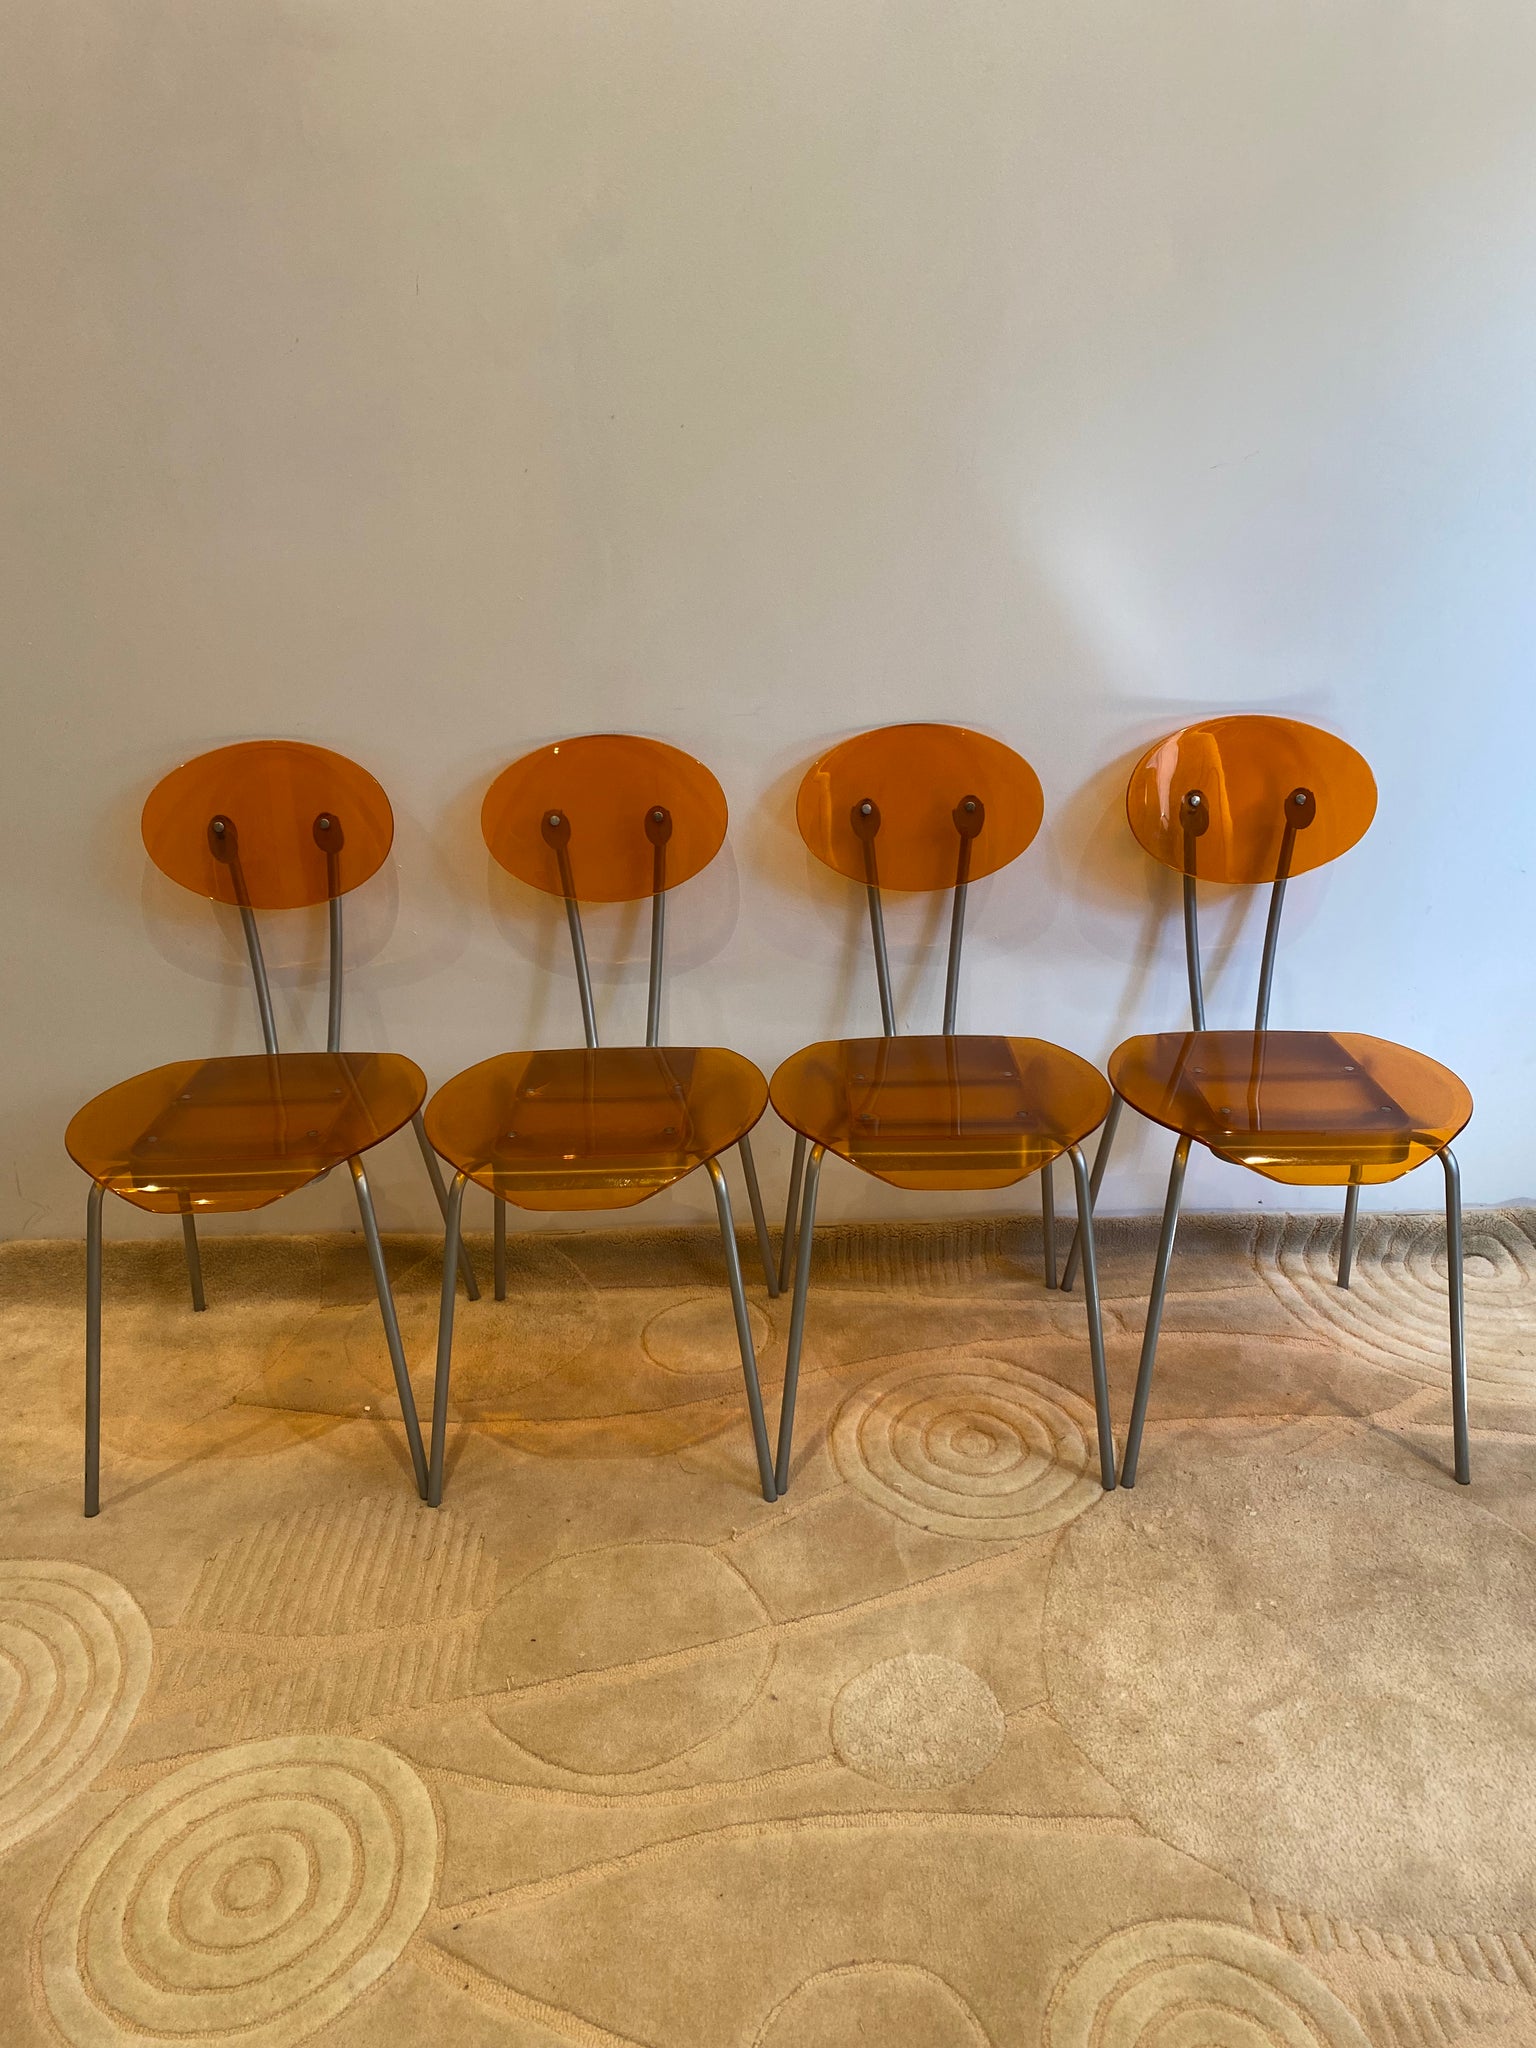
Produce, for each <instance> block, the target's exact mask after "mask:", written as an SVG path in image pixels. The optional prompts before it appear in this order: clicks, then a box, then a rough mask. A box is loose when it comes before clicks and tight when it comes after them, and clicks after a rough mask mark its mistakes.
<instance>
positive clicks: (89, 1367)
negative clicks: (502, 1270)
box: [85, 812, 480, 1516]
mask: <svg viewBox="0 0 1536 2048" xmlns="http://www.w3.org/2000/svg"><path fill="white" fill-rule="evenodd" d="M314 836H315V843H316V844H317V845H318V846H319V847H320V848H321V849H322V851H323V852H324V854H325V857H326V873H327V880H328V882H329V885H330V890H331V894H330V896H329V898H328V899H327V906H326V907H327V925H328V937H329V947H328V953H329V959H328V966H327V992H326V1032H325V1047H326V1051H327V1052H340V1051H341V1008H342V971H343V965H344V957H345V955H344V943H343V920H342V892H341V889H340V886H339V883H340V870H339V864H338V855H339V852H340V849H341V847H342V845H343V844H344V843H345V842H344V839H343V835H342V830H341V826H340V823H339V821H338V820H337V819H336V818H335V817H334V815H332V814H331V813H329V812H322V813H321V814H320V816H319V817H317V818H316V820H315V823H314ZM208 844H209V847H210V849H211V851H212V852H213V855H214V857H215V859H217V860H220V861H222V862H223V863H224V864H225V866H227V867H228V869H229V871H230V878H231V881H232V882H233V884H234V890H235V902H236V907H237V908H238V910H239V912H240V925H241V929H242V931H243V932H244V934H245V948H246V953H247V955H248V956H249V959H250V966H251V979H252V981H253V983H254V984H255V990H256V1008H257V1011H258V1013H259V1015H260V1018H261V1037H262V1045H263V1049H264V1050H265V1051H266V1052H267V1053H268V1054H269V1055H270V1056H271V1057H273V1058H280V1057H281V1049H280V1047H279V1045H278V1039H277V1023H276V1019H275V1017H274V1015H273V1009H272V988H271V984H270V982H269V980H268V978H267V963H266V957H265V955H264V954H263V952H262V946H261V931H260V927H259V926H258V924H257V922H256V913H255V911H254V910H253V909H252V907H251V901H250V894H249V891H248V890H247V888H246V885H245V870H244V868H243V866H242V864H241V860H240V839H239V834H238V832H237V830H236V828H235V825H234V822H233V820H232V819H230V818H228V817H225V816H224V815H222V814H220V815H218V816H215V817H214V818H211V819H210V820H209V824H208ZM411 1124H412V1128H413V1129H414V1130H415V1133H416V1141H417V1144H418V1145H419V1146H420V1148H421V1153H422V1157H423V1159H424V1160H425V1161H426V1167H427V1173H428V1175H429V1176H430V1178H431V1181H432V1188H433V1193H434V1194H435V1195H436V1197H437V1205H438V1208H439V1209H440V1210H442V1211H444V1212H445V1213H446V1210H447V1194H446V1191H445V1190H444V1187H443V1177H442V1173H441V1170H440V1168H439V1166H438V1163H437V1154H436V1153H435V1152H434V1151H433V1150H432V1147H431V1145H430V1144H429V1143H428V1142H427V1133H426V1126H425V1125H424V1124H423V1122H422V1116H421V1111H420V1109H418V1110H417V1111H416V1112H415V1114H414V1115H413V1116H412V1118H411ZM347 1164H348V1166H349V1168H350V1170H351V1173H352V1180H353V1186H354V1189H355V1192H356V1195H357V1206H358V1211H359V1214H360V1216H361V1218H362V1226H363V1237H364V1239H365V1241H366V1243H367V1247H368V1262H369V1265H370V1267H371V1268H372V1271H373V1280H374V1288H375V1291H376V1292H377V1294H378V1298H379V1313H380V1315H381V1317H382V1318H383V1323H384V1340H385V1343H386V1344H387V1346H388V1348H389V1360H390V1366H391V1369H392V1370H393V1372H394V1376H395V1391H396V1393H397V1394H398V1395H399V1398H400V1413H401V1419H402V1420H403V1422H404V1424H405V1433H406V1440H407V1442H408V1444H409V1446H410V1452H411V1465H412V1468H413V1470H414V1472H415V1475H416V1487H417V1491H418V1492H419V1493H421V1494H422V1495H425V1493H426V1485H427V1468H426V1457H425V1453H424V1451H423V1449H422V1441H421V1425H420V1422H419V1419H418V1417H417V1414H416V1403H415V1398H414V1396H413V1395H412V1393H411V1382H410V1375H409V1373H408V1371H407V1369H406V1362H405V1351H404V1347H403V1345H402V1343H401V1339H400V1323H399V1318H398V1316H397V1315H396V1313H395V1298H394V1293H393V1290H392V1289H391V1287H390V1284H389V1271H388V1268H387V1266H386V1265H385V1262H384V1248H383V1243H382V1240H381V1238H380V1236H379V1226H378V1218H377V1216H376V1214H375V1212H374V1207H373V1195H372V1193H371V1191H370V1189H369V1186H368V1177H367V1175H366V1173H365V1172H364V1171H363V1165H362V1161H361V1159H360V1158H357V1157H353V1158H351V1159H349V1160H348V1162H347ZM327 1170H329V1169H327ZM321 1178H322V1179H323V1178H324V1176H323V1175H322V1176H321ZM105 1192H106V1190H105V1187H104V1186H103V1185H102V1184H101V1183H99V1182H93V1183H92V1185H91V1194H90V1197H89V1199H88V1202H87V1208H86V1259H85V1271H86V1316H85V1329H86V1340H85V1351H86V1357H85V1389H86V1394H85V1435H86V1449H85V1512H86V1514H87V1515H88V1516H91V1515H96V1514H98V1513H99V1512H100V1506H101V1497H100V1461H101V1227H102V1219H101V1199H102V1196H103V1194H104V1193H105ZM181 1239H182V1249H183V1253H184V1255H185V1258H186V1266H187V1282H188V1286H189V1288H190V1291H191V1295H192V1307H193V1310H194V1312H195V1313H198V1314H201V1313H202V1312H203V1311H204V1310H205V1309H206V1308H207V1306H208V1300H207V1295H206V1293H205V1291H204V1287H203V1261H202V1252H201V1248H200V1247H199V1244H198V1238H197V1219H196V1217H195V1215H194V1214H193V1211H192V1208H191V1206H190V1203H189V1204H188V1206H187V1207H185V1208H184V1209H183V1210H182V1212H181ZM460 1252H461V1268H462V1271H463V1275H464V1286H465V1290H466V1292H467V1293H468V1295H469V1298H470V1300H471V1301H478V1300H479V1298H480V1290H479V1288H478V1286H477V1285H476V1284H475V1275H474V1269H473V1267H472V1266H471V1265H470V1262H469V1255H468V1253H467V1252H466V1251H464V1250H463V1247H462V1246H461V1247H460Z"/></svg>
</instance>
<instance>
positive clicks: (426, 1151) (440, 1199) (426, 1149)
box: [411, 1109, 502, 1301]
mask: <svg viewBox="0 0 1536 2048" xmlns="http://www.w3.org/2000/svg"><path fill="white" fill-rule="evenodd" d="M411 1127H412V1129H413V1130H414V1131H415V1133H416V1142H417V1144H418V1145H419V1146H420V1147H421V1156H422V1158H423V1159H424V1160H425V1161H426V1162H427V1173H428V1174H429V1176H430V1177H431V1181H432V1192H433V1194H434V1195H436V1197H437V1213H438V1214H439V1215H440V1216H441V1217H442V1218H443V1220H444V1221H445V1222H446V1221H447V1218H448V1192H447V1190H446V1189H445V1188H444V1186H443V1169H442V1167H441V1166H440V1165H439V1164H438V1161H437V1154H436V1153H435V1152H434V1151H433V1150H432V1140H431V1139H430V1138H429V1137H428V1136H427V1127H426V1124H425V1123H424V1121H423V1120H422V1114H421V1111H420V1110H419V1109H418V1110H417V1112H416V1114H415V1115H414V1116H413V1117H412V1118H411ZM459 1271H460V1272H461V1273H462V1274H463V1275H464V1292H465V1293H466V1294H467V1295H468V1296H469V1298H470V1300H471V1301H478V1300H479V1299H480V1287H479V1283H478V1282H477V1281H476V1279H475V1269H474V1267H473V1266H472V1265H471V1264H470V1263H469V1250H468V1248H467V1246H466V1245H465V1244H464V1242H463V1240H462V1239H461V1240H460V1242H459ZM496 1299H497V1300H498V1301H500V1300H501V1299H502V1296H501V1295H500V1294H498V1295H497V1297H496Z"/></svg>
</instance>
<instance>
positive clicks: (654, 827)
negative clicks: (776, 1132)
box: [426, 733, 778, 1507]
mask: <svg viewBox="0 0 1536 2048" xmlns="http://www.w3.org/2000/svg"><path fill="white" fill-rule="evenodd" d="M726 821H727V811H726V802H725V792H724V791H723V790H722V789H721V787H720V785H719V783H718V782H717V781H716V780H715V778H714V776H713V775H712V774H711V773H710V771H709V770H708V769H707V768H706V767H705V766H704V764H703V762H702V761H695V760H694V759H693V758H692V757H691V756H690V755H688V754H684V753H681V752H679V750H678V749H677V748H676V747H669V746H666V745H664V744H663V743H662V742H661V741H659V740H651V739H640V738H635V737H632V736H630V735H628V734H623V733H589V734H586V735H585V736H583V737H581V738H578V739H569V740H561V741H560V742H558V743H557V744H555V745H553V746H547V747H541V748H539V750H538V751H537V752H536V753H532V754H527V755H525V756H524V757H523V758H522V759H521V760H520V761H514V762H513V764H512V766H511V767H510V768H508V769H507V770H505V772H504V773H503V774H501V775H499V776H498V777H497V779H496V780H495V782H493V783H492V784H491V787H490V789H489V790H488V791H487V793H486V797H485V802H484V805H483V806H482V809H481V814H480V824H481V830H482V832H483V833H484V836H485V843H486V845H487V846H488V847H489V848H490V850H491V853H492V855H493V856H494V858H495V859H496V860H497V861H498V862H499V863H500V865H501V866H502V867H504V868H505V869H506V870H507V871H508V873H509V874H512V875H515V876H516V877H517V879H518V880H519V881H521V882H525V883H527V884H528V886H529V887H531V888H534V889H538V890H541V891H543V892H544V893H545V894H546V895H551V896H558V897H560V898H562V900H563V901H564V904H565V914H566V920H567V924H568V926H569V929H570V936H571V950H572V953H573V955H574V958H575V962H576V983H577V988H578V991H579V993H580V997H581V1014H582V1022H583V1025H584V1027H585V1038H586V1043H585V1045H582V1046H575V1047H569V1048H566V1047H562V1048H558V1049H556V1050H553V1051H547V1052H508V1053H500V1054H498V1055H497V1056H496V1057H495V1058H493V1059H488V1060H482V1061H481V1062H480V1064H479V1065H478V1066H474V1067H469V1068H467V1069H466V1070H465V1072H463V1073H462V1074H458V1075H456V1076H455V1077H454V1079H453V1080H451V1081H448V1082H445V1083H444V1085H443V1086H442V1087H441V1088H439V1089H438V1091H437V1093H436V1094H435V1095H434V1096H433V1097H432V1100H431V1101H430V1102H429V1103H428V1105H427V1116H426V1124H427V1135H428V1137H429V1139H430V1140H431V1142H432V1144H433V1145H434V1146H435V1147H436V1148H437V1150H438V1151H439V1152H440V1153H441V1154H442V1156H443V1158H444V1159H446V1160H447V1161H448V1163H449V1165H450V1166H452V1167H453V1169H454V1179H453V1185H452V1187H451V1189H450V1190H449V1193H448V1204H447V1212H446V1213H447V1243H446V1247H445V1250H444V1265H443V1301H442V1311H441V1315H440V1318H439V1322H438V1340H437V1381H436V1391H435V1394H434V1398H433V1406H432V1453H431V1460H430V1476H429V1483H428V1495H427V1497H428V1499H429V1500H430V1501H431V1503H432V1505H433V1506H434V1507H437V1506H440V1505H441V1503H442V1498H443V1452H444V1444H445V1437H446V1430H447V1421H448V1386H449V1373H450V1369H451V1365H452V1358H453V1308H454V1280H453V1276H454V1260H455V1257H456V1251H457V1246H458V1243H459V1232H460V1221H461V1216H462V1211H463V1202H464V1191H465V1188H466V1187H467V1185H468V1183H469V1182H470V1181H474V1182H475V1183H476V1184H477V1185H478V1186H480V1187H483V1188H485V1189H487V1190H488V1191H489V1192H490V1193H491V1194H492V1195H494V1197H495V1210H494V1225H495V1238H494V1251H495V1268H496V1298H497V1300H498V1301H500V1300H502V1299H504V1298H505V1295H506V1289H507V1252H506V1245H507V1239H506V1205H507V1204H508V1203H509V1202H511V1203H513V1204H514V1205H515V1206H516V1207H518V1208H520V1209H534V1210H572V1209H627V1208H632V1207H633V1206H634V1205H635V1204H636V1203H637V1202H643V1201H645V1200H646V1199H647V1198H648V1197H649V1196H651V1195H654V1194H658V1193H659V1192H660V1191H661V1189H663V1188H666V1187H671V1185H672V1184H673V1182H674V1181H679V1180H682V1179H683V1178H684V1177H685V1176H686V1175H687V1174H690V1173H692V1172H694V1171H695V1170H696V1169H697V1168H698V1167H701V1166H702V1167H704V1168H705V1169H706V1170H707V1171H708V1173H709V1177H710V1180H711V1183H712V1184H713V1188H714V1196H715V1211H716V1215H717V1217H718V1219H719V1224H720V1235H721V1237H722V1239H723V1241H724V1245H725V1259H726V1270H727V1275H728V1277H729V1280H730V1287H731V1301H732V1305H733V1307H734V1310H735V1318H736V1337H737V1342H738V1345H739V1347H740V1352H741V1369H742V1375H743V1378H744V1380H745V1382H746V1392H747V1408H748V1413H749V1415H750V1417H751V1423H752V1435H753V1441H754V1444H755V1447H756V1451H757V1464H758V1475H759V1479H760V1481H761V1484H762V1489H763V1498H764V1499H765V1500H772V1499H774V1497H775V1495H774V1485H773V1464H772V1460H771V1458H770V1456H769V1450H768V1431H767V1424H766V1423H765V1421H764V1419H763V1401H762V1393H761V1390H760V1388H759V1385H758V1377H757V1358H756V1353H755V1351H754V1348H753V1343H752V1326H751V1323H750V1321H749V1319H748V1314H747V1298H746V1292H745V1289H744V1287H743V1285H742V1277H741V1261H740V1258H739V1256H738V1254H737V1250H736V1229H735V1224H734V1221H733V1219H732V1214H731V1197H730V1190H729V1188H728V1187H727V1185H726V1179H725V1172H724V1169H723V1167H722V1166H721V1163H720V1162H721V1157H722V1155H723V1154H724V1153H726V1152H728V1151H730V1149H731V1148H732V1146H734V1147H735V1148H736V1149H737V1151H738V1152H739V1153H740V1154H741V1163H742V1170H743V1173H744V1175H745V1179H746V1184H747V1195H748V1199H749V1201H750V1203H751V1207H752V1218H753V1222H754V1224H755V1226H756V1231H757V1242H758V1250H759V1253H760V1255H761V1257H762V1262H763V1272H764V1276H765V1278H766V1280H767V1283H768V1292H769V1294H770V1295H776V1294H777V1293H778V1278H777V1273H776V1271H775V1268H774V1264H773V1260H772V1258H771V1256H770V1254H769V1247H768V1226H767V1220H766V1218H765V1216H764V1213H763V1203H762V1196H761V1193H760V1192H759V1188H758V1180H757V1171H756V1168H755V1166H754V1164H753V1159H752V1142H751V1138H750V1135H749V1134H750V1132H751V1130H752V1127H753V1125H754V1124H756V1123H757V1121H758V1119H759V1118H760V1117H761V1116H762V1114H763V1111H764V1109H765V1108H766V1107H767V1102H768V1086H767V1083H766V1082H765V1081H764V1079H763V1077H762V1075H761V1074H760V1073H759V1072H758V1070H757V1068H756V1067H755V1066H753V1064H752V1062H751V1061H750V1060H746V1059H743V1058H742V1057H741V1055H740V1054H739V1053H734V1052H727V1051H726V1050H725V1049H724V1048H723V1047H720V1046H708V1045H706V1046H673V1045H661V1044H659V1043H658V1040H659V1038H660V1035H661V985H662V962H663V952H664V943H663V942H664V937H665V918H666V892H667V891H668V890H669V889H672V888H675V887H676V886H677V884H678V883H679V882H686V881H687V880H689V878H690V877H691V876H693V875H696V874H698V873H699V872H700V870H701V869H703V868H706V867H708V865H709V863H710V862H711V861H712V860H713V859H714V857H715V855H716V854H717V853H718V852H719V851H720V848H721V846H722V845H723V843H724V840H725V828H726ZM645 897H649V898H650V902H651V959H650V992H649V1002H648V1005H647V1013H646V1034H645V1043H644V1045H617V1046H600V1045H599V1044H598V1042H597V1014H596V1009H595V1006H594V1004H593V1000H592V979H591V975H590V974H589V972H588V969H587V950H586V941H585V938H584V936H583V931H582V922H581V907H580V906H581V903H582V901H583V900H585V901H587V902H597V903H634V902H639V901H641V900H642V899H644V898H645Z"/></svg>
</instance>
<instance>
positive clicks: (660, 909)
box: [645, 804, 672, 1045]
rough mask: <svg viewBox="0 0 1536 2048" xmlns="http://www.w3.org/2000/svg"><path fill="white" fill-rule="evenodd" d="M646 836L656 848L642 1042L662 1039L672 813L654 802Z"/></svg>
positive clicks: (648, 816)
mask: <svg viewBox="0 0 1536 2048" xmlns="http://www.w3.org/2000/svg"><path fill="white" fill-rule="evenodd" d="M645 836H646V838H647V839H649V840H650V842H651V845H652V847H653V848H654V849H655V864H654V872H653V874H652V877H651V978H650V983H649V987H648V990H647V995H646V1005H645V1042H646V1044H647V1045H657V1044H659V1043H660V1041H661V968H662V954H663V948H664V946H665V942H666V927H667V841H668V840H669V839H670V838H671V837H672V813H671V812H670V811H669V810H667V809H666V807H665V806H664V805H662V804H653V805H652V806H651V808H650V809H649V810H648V811H647V812H646V814H645Z"/></svg>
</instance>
